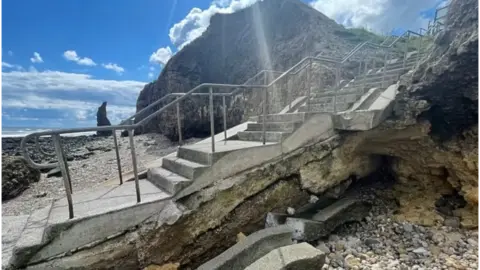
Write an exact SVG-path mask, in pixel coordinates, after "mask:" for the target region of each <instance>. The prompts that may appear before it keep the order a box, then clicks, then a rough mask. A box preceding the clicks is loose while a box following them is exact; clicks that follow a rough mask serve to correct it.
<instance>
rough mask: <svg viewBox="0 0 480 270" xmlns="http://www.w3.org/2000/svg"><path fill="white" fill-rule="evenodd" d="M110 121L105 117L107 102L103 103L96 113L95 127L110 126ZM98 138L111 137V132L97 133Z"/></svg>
mask: <svg viewBox="0 0 480 270" xmlns="http://www.w3.org/2000/svg"><path fill="white" fill-rule="evenodd" d="M111 125H112V124H111V123H110V120H108V117H107V102H106V101H104V102H103V103H102V105H101V106H100V107H98V111H97V127H101V126H111ZM97 135H98V136H110V135H112V131H111V130H104V131H97Z"/></svg>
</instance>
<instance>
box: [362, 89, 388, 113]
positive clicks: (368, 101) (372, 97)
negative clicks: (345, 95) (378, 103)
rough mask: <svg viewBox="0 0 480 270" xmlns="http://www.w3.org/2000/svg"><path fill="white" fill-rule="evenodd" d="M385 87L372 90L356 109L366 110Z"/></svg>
mask: <svg viewBox="0 0 480 270" xmlns="http://www.w3.org/2000/svg"><path fill="white" fill-rule="evenodd" d="M384 90H385V89H383V88H377V89H375V90H374V91H373V93H372V94H371V95H370V96H368V97H367V99H365V100H364V101H363V102H362V104H361V105H360V106H358V108H357V110H367V109H368V108H370V106H371V105H372V104H373V102H375V100H377V98H378V97H379V96H380V95H381V94H382V93H383V91H384Z"/></svg>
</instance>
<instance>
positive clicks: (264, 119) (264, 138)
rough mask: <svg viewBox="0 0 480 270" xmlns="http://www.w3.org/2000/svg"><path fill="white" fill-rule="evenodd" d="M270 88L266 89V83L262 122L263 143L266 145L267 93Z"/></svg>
mask: <svg viewBox="0 0 480 270" xmlns="http://www.w3.org/2000/svg"><path fill="white" fill-rule="evenodd" d="M267 92H268V88H267V87H266V82H265V87H264V88H263V104H262V107H263V108H262V111H263V112H262V113H263V121H262V143H263V144H266V142H267V138H266V124H265V123H266V121H267V120H266V118H267V94H268V93H267Z"/></svg>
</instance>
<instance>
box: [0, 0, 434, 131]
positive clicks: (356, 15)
mask: <svg viewBox="0 0 480 270" xmlns="http://www.w3.org/2000/svg"><path fill="white" fill-rule="evenodd" d="M256 1H257V0H213V1H212V0H195V1H192V0H156V1H154V0H142V1H132V0H117V1H113V0H102V1H98V0H69V1H65V0H49V1H26V0H4V1H2V2H3V5H2V17H3V18H2V23H3V27H2V30H3V34H2V126H9V127H11V126H19V127H74V126H92V125H95V124H96V122H95V117H96V109H97V107H98V106H99V105H100V104H101V102H102V101H107V102H108V103H109V105H108V113H109V118H110V120H111V122H112V123H118V122H119V121H120V120H121V119H123V118H126V117H128V116H130V115H131V114H133V113H134V112H135V102H136V98H137V96H138V93H139V91H140V90H141V89H142V88H143V86H144V84H145V83H147V82H150V81H152V80H154V79H155V78H156V77H158V75H159V73H160V71H161V69H162V67H163V65H164V64H165V63H166V62H167V61H168V59H169V58H170V57H171V56H172V55H173V54H175V52H176V51H178V50H179V49H181V48H182V47H183V46H184V45H185V44H188V42H191V41H192V40H194V39H195V38H196V37H198V36H199V35H201V33H202V32H203V31H204V30H205V29H206V28H207V27H208V24H209V18H210V16H212V15H213V14H214V13H217V12H224V13H230V12H234V11H236V10H238V9H241V8H244V7H246V6H248V5H250V4H252V3H253V2H256ZM304 2H307V3H309V4H311V5H312V6H313V7H315V8H317V9H318V10H320V11H322V12H324V13H325V14H326V15H328V16H330V17H332V18H334V19H336V20H337V22H339V23H342V24H344V25H346V26H349V27H350V26H364V27H368V28H371V29H372V30H375V31H378V32H386V31H387V30H388V29H387V28H389V29H392V28H394V27H396V28H404V29H407V28H418V27H419V26H424V24H425V21H426V20H427V19H428V18H422V16H423V17H429V16H431V14H432V12H431V8H433V7H435V6H437V5H438V4H439V3H440V2H441V1H440V0H425V1H418V0H405V1H401V2H402V3H401V4H398V3H397V2H399V1H398V0H388V1H385V0H368V1H367V0H310V1H308V0H304ZM418 2H422V3H418ZM355 6H357V7H355ZM392 14H393V15H392Z"/></svg>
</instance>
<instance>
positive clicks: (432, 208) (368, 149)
mask: <svg viewBox="0 0 480 270" xmlns="http://www.w3.org/2000/svg"><path fill="white" fill-rule="evenodd" d="M477 11H478V2H477V1H475V0H453V1H452V3H451V5H450V7H449V12H448V19H447V22H446V29H445V31H443V32H441V33H439V34H438V35H437V36H436V37H435V38H434V44H433V45H432V47H431V48H430V49H429V51H430V53H429V55H428V57H426V58H425V59H423V61H422V63H421V65H420V66H419V67H418V68H417V69H416V70H415V71H414V73H413V74H409V75H406V76H404V77H403V78H402V80H401V82H400V87H399V91H400V92H399V95H398V96H397V98H396V100H395V109H394V115H392V117H391V118H390V119H388V120H387V121H386V122H384V123H383V124H382V125H381V126H380V127H378V128H377V129H374V130H370V131H367V132H361V133H356V134H350V135H347V136H346V137H345V143H344V144H342V146H341V148H340V149H339V151H342V152H343V153H347V154H348V155H344V158H342V159H344V160H345V159H347V158H348V159H351V158H352V156H357V155H360V156H364V157H365V158H367V157H368V156H371V155H382V156H388V157H389V158H390V160H391V163H390V164H388V165H387V166H391V168H392V169H393V171H394V173H395V174H396V178H397V187H396V188H397V193H396V195H397V198H398V200H399V202H400V204H401V206H402V211H400V213H399V216H401V217H402V218H406V219H408V220H410V221H413V222H416V223H420V224H423V225H433V224H436V223H437V222H446V221H447V222H450V221H449V220H451V219H458V221H459V223H461V225H463V226H464V227H467V228H468V227H470V228H471V227H476V226H477V225H478V224H477V215H478V206H477V205H478V144H477V142H478V17H477ZM340 161H341V160H340ZM457 194H458V195H460V196H461V197H463V198H464V199H465V200H466V203H467V206H466V207H457V208H455V207H453V208H452V209H449V211H446V212H447V213H445V211H444V213H441V214H439V209H438V207H439V206H440V205H441V204H442V202H441V201H442V200H443V198H445V197H451V198H453V197H455V196H457ZM440 212H441V211H440Z"/></svg>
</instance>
